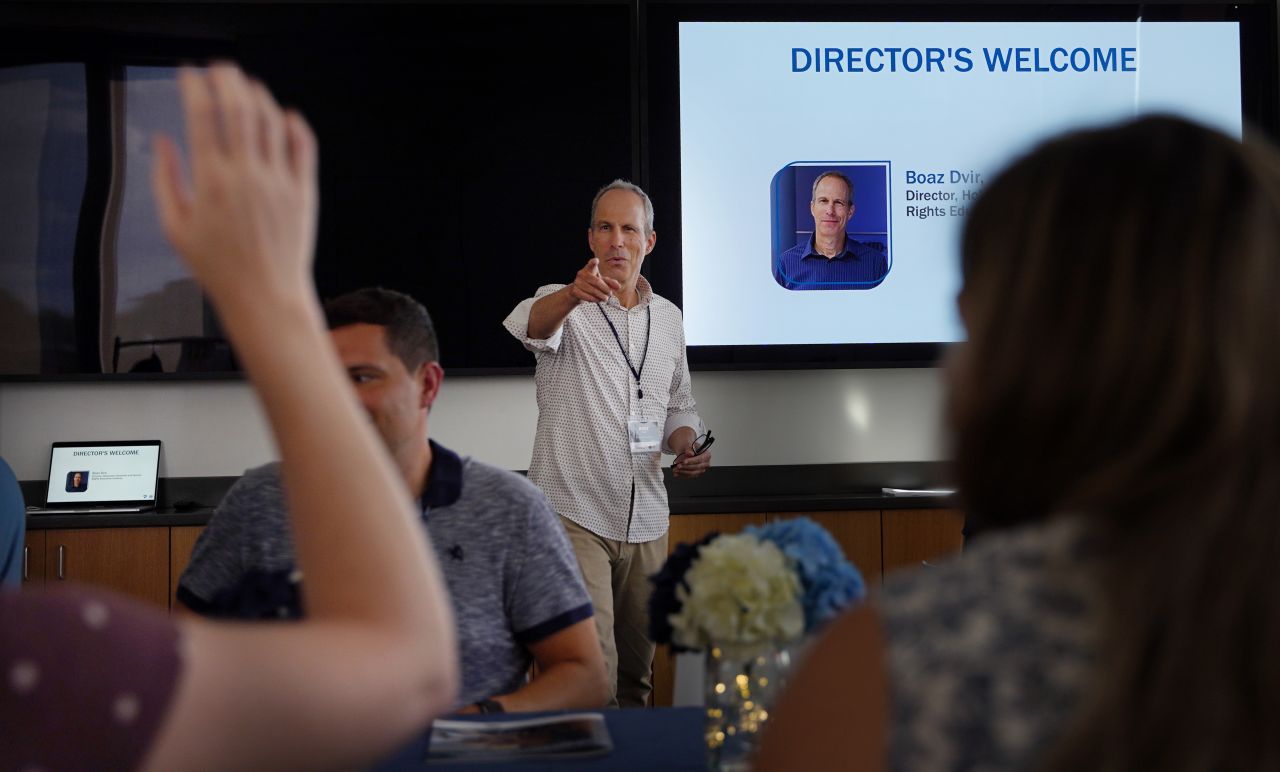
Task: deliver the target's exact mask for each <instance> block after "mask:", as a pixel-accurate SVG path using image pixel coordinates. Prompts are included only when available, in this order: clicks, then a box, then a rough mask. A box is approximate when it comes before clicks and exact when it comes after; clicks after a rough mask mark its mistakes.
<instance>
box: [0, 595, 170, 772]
mask: <svg viewBox="0 0 1280 772" xmlns="http://www.w3.org/2000/svg"><path fill="white" fill-rule="evenodd" d="M178 644H179V638H178V631H177V628H176V627H175V625H174V623H173V621H172V620H170V619H169V618H168V616H167V615H166V614H164V613H163V612H161V611H159V610H157V609H153V608H150V607H147V606H143V605H142V604H140V603H137V602H135V601H131V600H128V599H125V598H121V597H118V596H114V595H110V594H107V593H101V592H94V591H85V590H79V589H76V590H66V591H61V590H60V591H54V592H32V591H4V592H0V749H2V752H0V770H4V771H5V772H7V771H8V770H26V771H29V772H34V770H41V771H42V772H56V770H66V769H112V770H128V769H134V768H136V767H137V766H138V765H139V764H141V763H142V761H143V759H144V758H145V754H146V751H147V749H148V748H149V747H150V746H151V742H152V740H153V739H154V737H155V734H156V731H157V730H158V729H159V727H160V721H161V719H163V718H164V715H165V713H166V711H167V709H168V706H169V701H170V699H171V698H172V696H173V690H174V685H175V684H176V682H177V679H178V674H179V671H180V669H181V665H180V659H179V653H178Z"/></svg>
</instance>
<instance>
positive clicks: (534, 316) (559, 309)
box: [528, 257, 622, 340]
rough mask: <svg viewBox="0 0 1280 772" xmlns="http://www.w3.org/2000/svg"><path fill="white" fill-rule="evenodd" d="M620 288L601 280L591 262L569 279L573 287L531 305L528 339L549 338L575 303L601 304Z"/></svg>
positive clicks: (596, 264) (595, 262) (596, 263)
mask: <svg viewBox="0 0 1280 772" xmlns="http://www.w3.org/2000/svg"><path fill="white" fill-rule="evenodd" d="M621 288H622V285H621V284H619V283H618V282H617V281H615V280H614V279H606V278H601V276H600V261H599V260H598V259H597V258H594V257H593V258H591V259H590V260H588V261H587V264H586V265H584V266H583V267H582V268H581V269H579V271H578V274H577V275H576V276H574V277H573V284H567V285H565V287H564V288H563V289H560V290H557V291H555V292H553V293H551V294H550V295H547V296H546V297H544V298H541V299H539V300H538V302H536V303H534V304H533V308H531V309H530V310H529V332H528V335H529V337H530V338H533V339H534V340H546V339H547V338H550V337H551V336H552V335H555V334H556V330H559V329H560V327H561V325H563V324H564V320H565V319H567V318H568V317H569V312H570V311H572V310H573V309H575V308H577V307H578V304H579V303H582V302H584V301H585V302H588V303H603V302H604V301H606V300H608V299H609V296H610V295H612V294H613V293H614V292H616V291H617V290H619V289H621Z"/></svg>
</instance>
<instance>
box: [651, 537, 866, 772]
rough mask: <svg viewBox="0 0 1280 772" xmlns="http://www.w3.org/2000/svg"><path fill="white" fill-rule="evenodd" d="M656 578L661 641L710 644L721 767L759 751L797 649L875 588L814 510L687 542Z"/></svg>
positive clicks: (713, 748) (711, 736)
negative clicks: (812, 515)
mask: <svg viewBox="0 0 1280 772" xmlns="http://www.w3.org/2000/svg"><path fill="white" fill-rule="evenodd" d="M652 581H653V583H654V590H653V595H652V596H651V597H650V600H649V628H650V630H649V632H650V635H651V636H652V638H653V639H654V640H655V641H656V642H658V643H669V644H671V647H672V649H673V650H675V651H690V650H705V651H706V667H707V669H706V698H707V747H708V750H709V752H710V754H711V759H710V761H711V764H712V766H713V767H714V768H719V769H732V768H736V767H737V766H738V765H745V764H746V762H747V760H748V759H749V757H750V755H751V753H752V752H753V751H754V749H755V742H756V738H757V737H758V735H759V732H760V729H761V727H762V725H763V723H764V721H765V720H766V719H767V718H768V708H769V706H770V705H772V703H773V700H774V699H775V698H776V696H777V695H778V694H779V693H780V692H781V689H782V687H783V685H784V684H785V680H786V675H787V672H788V671H789V670H790V667H791V651H790V646H792V645H794V644H795V643H797V642H798V641H799V640H800V639H801V638H802V637H803V636H804V635H806V634H809V633H813V632H814V631H816V630H818V629H819V628H820V627H822V625H824V624H825V623H826V622H828V621H830V620H831V619H832V618H834V617H835V616H836V615H837V614H839V613H840V611H841V610H843V609H845V608H846V607H848V606H850V605H851V604H853V603H855V602H857V601H858V600H860V599H861V598H862V597H863V596H864V595H865V594H866V585H865V584H864V583H863V580H862V575H861V574H859V573H858V569H856V568H854V566H853V565H852V564H851V563H850V562H849V561H848V560H846V559H845V557H844V554H843V553H842V552H841V551H840V547H839V545H837V544H836V542H835V540H834V539H832V538H831V534H829V533H827V531H826V530H825V529H823V528H822V526H820V525H818V524H817V523H815V522H814V521H813V520H810V519H809V518H807V517H800V518H795V519H789V520H779V521H775V522H773V523H770V524H768V525H766V526H763V527H756V526H752V527H749V528H747V529H746V530H745V531H744V532H743V533H740V534H723V535H722V534H715V533H713V534H711V535H709V536H707V537H706V538H704V539H702V540H701V541H699V542H697V543H694V544H680V545H678V546H677V547H676V548H675V550H674V551H673V552H672V554H671V556H670V557H669V558H667V562H666V563H665V564H664V565H663V567H662V570H661V571H659V572H658V573H657V574H656V575H654V576H653V577H652Z"/></svg>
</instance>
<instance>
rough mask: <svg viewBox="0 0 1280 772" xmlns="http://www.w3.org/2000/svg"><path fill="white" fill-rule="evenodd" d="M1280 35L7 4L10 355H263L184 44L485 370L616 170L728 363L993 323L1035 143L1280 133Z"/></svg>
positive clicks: (163, 374) (353, 269)
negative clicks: (205, 200) (223, 291)
mask: <svg viewBox="0 0 1280 772" xmlns="http://www.w3.org/2000/svg"><path fill="white" fill-rule="evenodd" d="M1275 38H1276V18H1275V8H1274V4H1273V3H1271V2H1265V1H1264V0H1256V1H1255V2H1241V3H1233V4H1220V5H1188V4H1183V3H1146V4H1141V5H1136V4H1122V3H1112V2H1091V3H1088V4H1079V5H1069V6H1068V5H1044V4H1041V3H1037V2H1024V3H979V2H943V1H941V0H940V1H939V2H933V3H928V4H915V5H906V4H901V3H896V2H840V3H835V2H831V3H817V4H801V3H779V2H717V3H706V4H700V3H686V2H667V1H663V0H596V1H594V2H573V3H541V2H517V3H498V2H494V3H463V2H433V3H421V4H419V3H400V2H395V3H373V2H370V3H293V2H279V3H274V2H252V3H223V2H203V3H202V2H190V3H137V4H116V3H75V2H66V3H6V4H0V115H3V116H4V119H3V120H0V330H3V334H0V379H61V378H70V379H80V378H110V379H117V378H118V379H153V378H220V377H238V366H237V363H236V361H235V356H234V352H232V351H231V349H230V347H229V346H228V344H227V342H226V340H225V339H224V336H223V334H222V331H221V327H220V324H219V322H218V319H217V317H216V315H215V314H214V313H213V311H212V309H211V308H210V306H209V304H208V303H207V302H206V300H205V298H204V296H203V295H202V294H201V292H200V290H199V288H198V287H197V286H196V284H195V282H194V281H193V280H192V278H191V277H190V275H189V274H188V272H187V271H186V270H185V268H184V267H183V266H182V264H181V262H180V261H179V259H178V257H177V255H176V254H175V253H174V252H173V250H172V249H171V248H170V247H169V246H168V244H166V243H165V241H164V239H163V238H162V236H161V234H160V231H159V227H158V225H157V223H156V218H155V214H154V206H153V202H152V201H151V198H150V191H149V185H148V182H147V174H148V169H149V167H150V161H151V159H150V142H149V138H150V136H151V135H152V134H153V133H155V132H157V131H164V132H169V133H174V134H177V135H178V136H179V137H181V116H180V114H179V112H178V110H177V101H176V98H175V90H174V85H173V77H174V68H175V66H176V65H177V64H179V63H181V62H184V61H195V62H203V61H207V60H208V59H211V58H217V57H227V58H233V59H236V60H237V61H239V62H241V63H242V64H243V65H244V66H245V67H246V68H247V69H248V70H249V71H250V72H251V73H253V74H255V75H258V76H260V77H261V78H262V79H263V80H264V81H265V82H266V83H268V84H269V85H270V86H271V88H272V89H273V91H274V92H275V93H276V94H277V95H278V96H279V98H280V99H281V100H282V101H283V102H284V103H286V104H289V105H291V106H295V107H298V108H299V109H300V110H301V111H302V112H303V113H304V114H305V115H306V116H307V117H308V119H309V120H310V121H311V123H312V124H313V126H314V127H315V129H316V133H317V135H318V136H319V139H320V144H321V150H320V155H321V163H320V170H321V171H320V177H321V212H320V224H319V236H318V241H317V257H316V268H315V275H316V284H317V287H318V288H319V290H320V292H321V293H322V294H323V295H325V296H333V295H336V294H339V293H342V292H345V291H348V290H351V289H355V288H357V287H362V286H369V285H381V286H385V287H389V288H392V289H397V290H401V291H403V292H406V293H408V294H410V295H412V296H413V297H415V298H417V299H418V300H420V301H422V302H423V303H424V304H425V305H426V306H427V308H428V309H429V310H430V311H431V313H432V315H433V317H434V318H435V322H436V326H437V332H438V334H439V337H440V343H441V355H442V363H443V364H444V366H445V367H446V369H447V370H449V371H450V372H451V373H455V374H457V373H474V374H483V373H494V372H513V371H528V370H529V369H530V368H531V367H532V365H533V358H532V356H531V355H530V354H529V353H528V352H527V351H525V350H524V349H523V348H522V347H521V346H520V345H519V344H518V343H517V342H516V341H515V340H514V339H513V338H512V337H511V336H510V335H509V334H507V333H506V331H505V330H504V329H503V328H502V327H501V321H502V319H503V318H504V317H505V316H506V314H507V313H508V312H509V311H510V310H511V309H512V308H513V307H514V306H515V305H516V304H517V303H518V302H519V301H520V300H522V299H524V298H527V297H530V296H531V295H532V294H533V292H534V291H535V290H536V288H537V287H539V286H540V285H543V284H549V283H557V282H567V281H570V280H571V279H572V277H573V275H574V273H575V272H576V271H577V270H578V269H579V268H580V267H581V266H582V265H583V264H584V263H585V262H586V260H587V259H588V257H589V256H590V253H589V251H588V246H587V240H586V238H585V236H586V229H587V221H588V211H589V205H590V201H591V197H592V195H593V194H594V193H595V191H596V190H597V189H598V188H599V187H600V186H601V185H604V184H605V183H608V182H609V181H611V180H612V179H614V178H616V177H623V178H629V179H632V180H633V181H636V182H638V183H639V184H641V185H642V186H644V187H645V188H646V189H647V190H648V191H649V192H650V194H651V195H652V198H653V201H654V205H655V208H656V215H657V216H656V221H655V227H656V230H657V233H658V239H657V246H656V248H655V250H654V252H653V253H652V254H651V255H650V256H649V257H648V258H647V260H646V263H645V268H644V270H645V273H646V275H647V276H648V277H649V279H650V281H651V282H652V283H653V285H654V287H655V289H656V290H657V291H658V292H659V293H661V294H662V295H664V296H666V297H668V298H669V299H671V300H672V301H674V302H675V303H677V304H678V305H680V306H681V308H682V309H683V311H684V314H685V326H686V331H687V336H688V342H689V345H690V349H689V352H690V353H689V356H690V363H691V365H692V366H693V367H694V368H695V369H704V368H804V367H877V366H909V365H929V364H932V363H934V362H936V361H937V359H938V357H939V356H940V354H941V353H942V351H943V350H944V349H945V347H946V346H947V345H948V344H951V343H954V342H956V341H959V340H960V339H961V338H962V336H963V330H962V329H961V326H960V324H959V320H958V318H957V314H956V311H955V309H954V296H955V293H956V290H957V288H958V286H959V280H960V277H959V275H958V270H957V265H958V259H957V249H956V244H957V237H958V234H959V232H960V228H961V224H962V223H963V219H964V214H965V211H966V209H967V208H968V206H969V205H970V204H971V203H972V201H973V200H974V197H976V196H978V195H980V194H981V191H982V187H983V184H984V183H985V181H987V180H989V179H991V177H992V176H993V175H994V174H996V173H997V171H998V170H999V169H1000V168H1001V166H1003V165H1004V164H1005V163H1007V162H1008V161H1009V160H1010V159H1011V158H1013V157H1015V156H1016V155H1017V154H1019V153H1021V152H1023V151H1024V150H1026V149H1027V148H1029V147H1030V146H1031V145H1033V144H1034V143H1035V142H1037V141H1039V140H1041V139H1043V138H1044V137H1047V136H1049V135H1052V134H1054V133H1057V132H1061V131H1065V130H1068V129H1072V128H1076V127H1081V126H1091V125H1096V124H1099V123H1105V122H1108V121H1114V120H1117V119H1122V118H1127V117H1132V116H1135V115H1141V114H1146V113H1151V112H1175V113H1179V114H1182V115H1188V116H1191V117H1193V118H1195V119H1197V120H1200V121H1203V122H1205V123H1208V124H1210V125H1213V126H1216V127H1218V128H1220V129H1222V130H1223V131H1225V132H1227V133H1228V134H1231V135H1233V136H1242V135H1247V134H1248V133H1249V132H1250V131H1251V130H1252V129H1251V125H1254V124H1256V125H1259V126H1261V127H1262V128H1263V130H1264V131H1265V132H1268V133H1271V132H1274V129H1275V127H1276V125H1277V121H1276V111H1277V105H1276V101H1277V89H1276V69H1277V62H1276V53H1275V51H1276V44H1275ZM1177 162H1178V159H1170V163H1177ZM830 173H835V174H837V175H839V176H833V175H832V174H830ZM1080 173H1081V174H1088V173H1089V170H1088V169H1081V170H1080ZM845 179H847V180H848V185H846V184H845V183H844V182H843V180H845ZM847 188H852V190H847ZM845 198H848V199H849V200H848V201H845V200H844V199H845ZM815 231H821V232H822V235H823V239H822V244H818V239H817V238H816V237H815ZM839 233H843V234H846V235H845V237H844V239H843V240H841V239H836V241H842V242H843V243H842V244H841V251H840V252H839V256H838V259H827V257H826V256H825V255H824V256H821V257H820V256H819V255H818V254H817V252H818V248H819V247H821V248H822V250H823V251H825V252H834V251H835V250H833V249H832V248H831V247H832V243H833V242H832V240H831V239H830V238H828V237H829V236H833V235H838V234H839Z"/></svg>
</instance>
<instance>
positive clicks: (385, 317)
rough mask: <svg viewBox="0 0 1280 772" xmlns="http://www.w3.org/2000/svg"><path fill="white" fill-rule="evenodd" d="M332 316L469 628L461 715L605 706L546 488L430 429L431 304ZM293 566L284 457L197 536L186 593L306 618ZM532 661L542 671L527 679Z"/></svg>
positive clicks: (382, 293) (585, 609)
mask: <svg viewBox="0 0 1280 772" xmlns="http://www.w3.org/2000/svg"><path fill="white" fill-rule="evenodd" d="M325 315H326V317H327V318H328V323H329V330H330V337H331V339H332V340H333V344H334V346H335V348H336V349H337V351H338V356H339V358H340V359H341V360H342V363H343V365H344V366H345V367H346V368H347V372H348V373H349V374H350V376H351V381H352V383H353V384H354V386H355V390H356V393H357V394H358V395H359V398H360V401H361V402H362V403H363V404H364V407H365V410H366V411H368V413H369V416H370V418H371V419H372V420H373V423H374V425H375V426H376V427H377V430H378V433H379V434H380V435H381V436H382V440H383V442H384V443H386V446H387V449H388V450H389V451H390V452H391V456H392V458H393V459H394V460H395V462H396V465H397V466H398V467H399V468H400V471H401V473H402V474H403V475H404V479H405V482H406V483H407V484H408V486H409V490H410V491H411V492H412V493H413V495H414V496H416V497H418V500H419V502H420V504H421V506H422V520H423V522H424V524H425V526H426V528H427V531H428V532H429V533H430V535H431V542H432V544H433V545H434V546H435V549H436V553H437V554H436V558H437V560H438V561H439V564H440V568H441V571H442V573H443V574H444V578H445V581H446V583H447V585H448V588H449V594H450V596H451V598H452V601H453V608H454V616H455V618H456V623H457V627H458V648H459V655H460V658H461V666H462V690H461V694H460V702H459V707H461V708H462V711H461V712H475V711H479V712H485V713H489V712H499V711H502V710H511V711H528V710H554V709H560V708H587V707H591V708H594V707H600V706H602V705H603V704H604V702H605V699H606V695H607V688H606V684H605V675H604V673H605V670H604V659H603V655H602V653H601V650H600V644H599V642H598V641H597V640H596V632H595V626H594V622H593V621H592V618H591V617H592V609H591V601H590V597H589V596H588V595H587V590H586V587H585V586H584V584H583V582H582V575H581V573H580V572H579V570H578V564H577V561H576V559H575V558H574V554H573V550H572V549H571V548H570V546H569V540H568V538H567V537H566V536H565V533H564V529H563V528H562V527H561V526H560V523H559V521H558V520H557V518H556V514H555V512H554V511H553V510H552V509H551V506H550V505H549V504H548V503H547V500H546V498H545V497H544V496H543V495H542V493H541V492H540V491H538V489H537V488H535V487H534V486H533V485H532V484H531V483H529V482H528V481H526V480H525V479H524V478H523V477H521V476H520V475H517V474H514V473H512V472H508V471H506V470H502V469H497V468H495V467H492V466H489V465H488V464H483V463H481V462H479V461H476V460H474V459H470V458H461V457H459V456H458V455H457V454H455V453H453V452H452V451H450V450H449V449H447V448H445V447H443V446H441V445H439V444H437V443H435V442H433V441H430V440H428V439H427V414H428V412H429V411H430V409H431V405H432V403H433V402H434V401H435V398H436V395H437V394H438V393H439V390H440V384H441V381H442V380H443V378H444V370H443V369H442V368H441V367H440V364H439V363H438V361H437V359H438V348H437V343H436V336H435V330H434V328H433V326H432V323H431V317H430V316H429V315H428V314H427V310H426V309H425V308H423V307H422V306H421V305H420V304H419V303H418V302H417V301H415V300H413V299H412V298H410V297H408V296H407V295H403V294H401V293H398V292H393V291H390V290H384V289H363V290H357V291H355V292H352V293H349V294H347V295H343V296H342V297H339V298H337V299H335V300H332V301H330V302H329V303H327V304H326V305H325ZM351 515H352V517H376V516H377V515H378V513H377V512H352V513H351ZM369 559H370V560H376V557H374V556H370V557H369ZM294 565H295V564H294V554H293V546H292V539H291V536H290V532H289V528H288V523H287V520H286V517H285V499H284V492H283V490H282V487H281V483H280V475H279V471H278V465H276V464H268V465H266V466H262V467H258V468H257V469H251V470H249V471H248V472H247V473H246V474H245V476H244V477H242V478H241V479H240V480H238V481H237V482H236V484H235V485H233V486H232V487H231V490H229V491H228V492H227V495H226V497H225V498H223V500H222V502H221V503H220V504H219V505H218V508H217V511H216V512H214V515H213V519H212V520H210V522H209V525H208V527H207V528H205V530H204V532H203V533H202V534H201V535H200V539H199V541H197V542H196V546H195V550H194V551H193V553H192V555H191V563H190V564H189V565H188V567H187V569H186V571H184V572H183V574H182V579H181V581H180V583H179V586H178V600H179V601H181V602H182V603H183V604H184V605H186V606H187V607H188V608H190V609H191V610H193V611H196V612H197V613H201V614H205V615H208V616H217V617H235V618H244V619H260V618H274V617H297V616H300V615H301V614H302V611H303V605H304V603H303V599H304V596H305V586H304V585H299V580H300V578H301V577H300V576H298V575H297V574H296V572H295V568H294ZM531 661H532V662H536V663H537V665H538V671H537V672H538V674H537V676H536V677H535V678H534V679H533V680H531V681H528V682H527V683H526V678H525V675H526V672H527V671H528V669H529V665H530V662H531Z"/></svg>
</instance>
